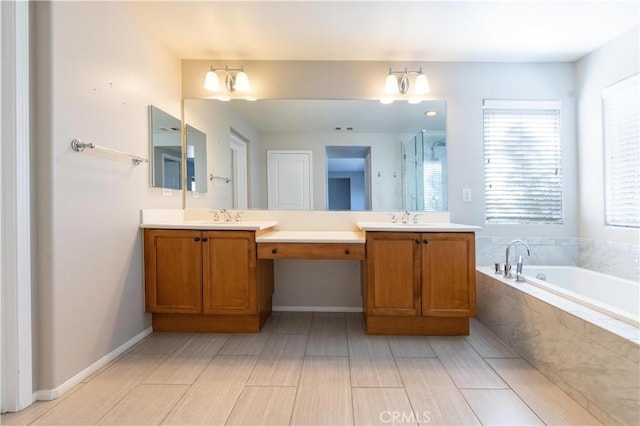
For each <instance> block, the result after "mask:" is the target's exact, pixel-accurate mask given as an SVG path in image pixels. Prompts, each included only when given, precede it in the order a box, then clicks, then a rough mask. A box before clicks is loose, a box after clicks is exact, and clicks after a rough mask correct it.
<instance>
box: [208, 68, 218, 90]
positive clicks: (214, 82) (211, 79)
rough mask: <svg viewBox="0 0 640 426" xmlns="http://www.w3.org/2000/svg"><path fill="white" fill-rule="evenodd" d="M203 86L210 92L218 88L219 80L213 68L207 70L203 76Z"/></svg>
mask: <svg viewBox="0 0 640 426" xmlns="http://www.w3.org/2000/svg"><path fill="white" fill-rule="evenodd" d="M204 88H205V89H207V90H210V91H212V92H216V91H218V90H220V80H218V75H217V74H216V72H215V71H214V70H213V69H211V70H209V71H207V75H206V76H205V78H204Z"/></svg>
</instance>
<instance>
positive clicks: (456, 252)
mask: <svg viewBox="0 0 640 426" xmlns="http://www.w3.org/2000/svg"><path fill="white" fill-rule="evenodd" d="M422 241H423V243H422V315H424V316H438V317H469V316H474V315H475V313H476V281H475V279H476V275H475V237H474V234H473V233H426V234H422Z"/></svg>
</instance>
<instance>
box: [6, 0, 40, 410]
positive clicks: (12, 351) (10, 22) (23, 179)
mask: <svg viewBox="0 0 640 426" xmlns="http://www.w3.org/2000/svg"><path fill="white" fill-rule="evenodd" d="M29 9H30V5H29V3H28V2H0V19H1V21H2V25H1V28H2V31H1V32H0V43H1V45H2V49H0V51H1V54H2V61H1V65H0V95H1V96H0V99H1V101H0V128H1V129H2V130H1V131H2V140H3V141H5V140H8V141H15V143H7V144H4V143H3V144H2V147H0V166H1V167H2V170H3V174H2V175H3V176H5V177H6V178H7V179H2V177H1V176H0V193H1V194H2V196H1V198H0V199H1V200H2V201H1V203H2V208H1V209H0V224H1V229H2V232H1V238H0V240H1V244H0V277H1V279H2V290H1V291H0V307H1V308H2V326H1V327H0V358H1V362H0V365H1V368H2V371H0V374H1V377H2V382H1V392H0V395H1V396H2V398H1V410H0V411H2V412H6V411H18V410H21V409H23V408H25V407H27V406H29V405H31V404H32V403H33V402H34V400H35V398H34V393H33V379H32V377H33V347H32V325H31V311H32V298H31V286H32V279H31V189H30V188H31V182H30V174H31V163H30V148H29V147H30V139H31V135H30V119H31V117H30V114H29V109H30V102H29V99H30V91H29V84H30V79H29V75H30V62H29V55H30V49H29V42H30V41H29V27H30V25H29V20H30V13H29Z"/></svg>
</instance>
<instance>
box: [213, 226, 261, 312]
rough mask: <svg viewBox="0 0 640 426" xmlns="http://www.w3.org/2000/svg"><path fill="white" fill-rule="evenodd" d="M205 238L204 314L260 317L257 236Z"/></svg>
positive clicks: (227, 233)
mask: <svg viewBox="0 0 640 426" xmlns="http://www.w3.org/2000/svg"><path fill="white" fill-rule="evenodd" d="M203 236H204V239H205V241H204V242H203V244H202V248H203V255H202V258H203V265H204V266H203V267H204V273H203V276H202V282H203V312H204V313H205V314H255V313H257V291H256V242H255V233H254V232H242V231H238V232H236V231H218V232H215V231H210V232H204V233H203Z"/></svg>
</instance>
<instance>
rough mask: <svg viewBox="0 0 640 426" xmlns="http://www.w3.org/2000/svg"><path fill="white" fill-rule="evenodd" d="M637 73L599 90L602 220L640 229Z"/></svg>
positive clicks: (638, 86) (610, 223)
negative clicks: (602, 132)
mask: <svg viewBox="0 0 640 426" xmlns="http://www.w3.org/2000/svg"><path fill="white" fill-rule="evenodd" d="M639 80H640V79H639V77H638V74H635V75H633V76H631V77H629V78H626V79H625V80H622V81H620V82H618V83H616V84H614V85H612V86H609V87H607V88H606V89H604V90H603V91H602V99H603V115H604V147H605V158H604V161H605V221H606V224H607V225H613V226H630V227H639V226H640V194H639V192H640V191H639V186H640V172H639V168H640V144H639V142H638V126H639V124H638V122H639V121H640V117H639V108H638V103H639V102H640V96H639V94H638V91H639V90H640V84H639Z"/></svg>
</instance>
